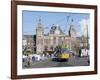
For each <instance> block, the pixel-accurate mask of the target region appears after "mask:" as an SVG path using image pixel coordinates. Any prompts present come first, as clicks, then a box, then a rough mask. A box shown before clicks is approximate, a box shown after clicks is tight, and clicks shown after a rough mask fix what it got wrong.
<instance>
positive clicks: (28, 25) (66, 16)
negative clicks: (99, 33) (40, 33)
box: [22, 10, 90, 35]
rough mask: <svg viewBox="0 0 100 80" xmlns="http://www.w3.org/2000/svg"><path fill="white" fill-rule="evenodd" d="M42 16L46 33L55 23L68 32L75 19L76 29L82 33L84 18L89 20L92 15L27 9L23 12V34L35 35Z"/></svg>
mask: <svg viewBox="0 0 100 80" xmlns="http://www.w3.org/2000/svg"><path fill="white" fill-rule="evenodd" d="M40 16H41V22H42V25H43V27H44V30H45V33H48V32H49V30H50V28H51V26H52V25H53V24H56V25H59V26H60V28H61V29H62V31H66V32H68V30H69V25H70V24H71V21H72V19H73V24H74V25H75V29H76V31H77V32H78V33H79V34H80V35H82V34H83V33H82V25H80V23H81V22H82V20H89V18H90V15H89V14H86V13H67V12H44V11H26V10H24V11H23V12H22V25H23V34H27V35H33V34H35V33H36V31H35V30H36V26H37V24H38V21H39V17H40Z"/></svg>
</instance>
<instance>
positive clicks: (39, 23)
mask: <svg viewBox="0 0 100 80" xmlns="http://www.w3.org/2000/svg"><path fill="white" fill-rule="evenodd" d="M38 27H42V23H41V16H39V19H38Z"/></svg>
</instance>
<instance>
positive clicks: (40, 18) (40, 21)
mask: <svg viewBox="0 0 100 80" xmlns="http://www.w3.org/2000/svg"><path fill="white" fill-rule="evenodd" d="M39 24H41V16H39Z"/></svg>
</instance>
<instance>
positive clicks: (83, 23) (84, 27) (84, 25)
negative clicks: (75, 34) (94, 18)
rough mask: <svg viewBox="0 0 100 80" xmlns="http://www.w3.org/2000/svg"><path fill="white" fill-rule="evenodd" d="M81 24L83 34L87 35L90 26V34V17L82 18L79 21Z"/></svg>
mask: <svg viewBox="0 0 100 80" xmlns="http://www.w3.org/2000/svg"><path fill="white" fill-rule="evenodd" d="M79 25H80V27H81V32H82V35H84V36H87V27H88V34H89V27H90V20H89V19H82V20H81V21H80V22H79Z"/></svg>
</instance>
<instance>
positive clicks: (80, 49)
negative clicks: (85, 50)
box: [79, 48, 81, 57]
mask: <svg viewBox="0 0 100 80" xmlns="http://www.w3.org/2000/svg"><path fill="white" fill-rule="evenodd" d="M79 57H81V48H80V49H79Z"/></svg>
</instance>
